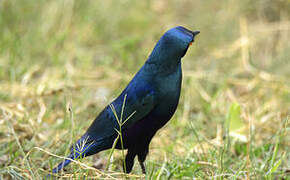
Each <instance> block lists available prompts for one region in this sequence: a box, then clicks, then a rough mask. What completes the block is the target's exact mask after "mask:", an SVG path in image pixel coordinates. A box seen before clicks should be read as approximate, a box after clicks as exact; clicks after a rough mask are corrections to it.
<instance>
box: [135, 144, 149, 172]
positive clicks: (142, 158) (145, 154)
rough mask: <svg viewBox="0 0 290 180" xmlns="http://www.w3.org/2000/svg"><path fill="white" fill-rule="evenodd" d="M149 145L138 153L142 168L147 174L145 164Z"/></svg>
mask: <svg viewBox="0 0 290 180" xmlns="http://www.w3.org/2000/svg"><path fill="white" fill-rule="evenodd" d="M148 151H149V147H148V146H147V147H146V148H145V149H143V150H142V151H141V152H139V153H138V161H139V164H140V166H141V169H142V173H143V174H146V169H145V165H144V161H145V159H146V156H147V154H148Z"/></svg>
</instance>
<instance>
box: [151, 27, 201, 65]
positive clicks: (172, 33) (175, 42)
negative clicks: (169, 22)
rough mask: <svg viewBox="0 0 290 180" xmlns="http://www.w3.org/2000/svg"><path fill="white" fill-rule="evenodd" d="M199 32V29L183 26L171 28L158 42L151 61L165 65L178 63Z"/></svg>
mask: <svg viewBox="0 0 290 180" xmlns="http://www.w3.org/2000/svg"><path fill="white" fill-rule="evenodd" d="M197 34H199V31H190V30H188V29H186V28H184V27H182V26H177V27H174V28H172V29H169V30H168V31H167V32H165V34H164V35H163V36H162V37H161V38H160V40H159V41H158V43H157V44H156V46H155V48H154V49H153V52H152V53H151V55H150V57H149V62H152V63H158V64H163V65H165V64H167V65H169V64H174V63H175V62H176V63H178V62H179V61H180V59H181V58H182V57H183V56H184V55H185V54H186V52H187V50H188V47H189V46H190V45H191V44H192V43H193V42H194V38H195V36H196V35H197Z"/></svg>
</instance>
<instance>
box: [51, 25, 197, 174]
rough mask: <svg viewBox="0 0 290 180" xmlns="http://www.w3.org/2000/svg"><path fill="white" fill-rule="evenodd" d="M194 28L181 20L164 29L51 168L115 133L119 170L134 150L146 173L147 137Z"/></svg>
mask: <svg viewBox="0 0 290 180" xmlns="http://www.w3.org/2000/svg"><path fill="white" fill-rule="evenodd" d="M198 33H199V31H190V30H188V29H186V28H184V27H182V26H178V27H174V28H172V29H170V30H168V31H167V32H165V34H164V35H163V36H162V37H161V38H160V40H159V41H158V42H157V44H156V45H155V47H154V49H153V51H152V53H151V54H150V56H149V57H148V59H147V61H146V62H145V64H144V65H143V66H142V67H141V69H140V70H139V71H138V72H137V73H136V75H135V76H134V78H133V79H132V80H131V82H130V83H129V84H128V85H127V87H126V88H125V89H124V90H123V92H122V93H121V94H120V95H119V97H117V98H116V99H115V100H114V101H113V102H112V103H110V104H109V105H108V106H107V107H105V109H104V110H103V111H102V112H101V113H100V114H99V115H98V116H97V117H96V119H95V120H94V121H93V122H92V124H91V125H90V127H89V128H88V130H87V131H86V132H85V134H84V135H83V136H82V137H81V138H80V139H79V140H78V141H77V142H76V143H75V144H74V145H73V146H72V147H71V153H70V155H69V156H68V159H66V160H64V161H63V162H62V163H60V164H59V165H58V166H57V167H56V168H54V169H53V173H57V172H59V171H60V170H61V169H62V168H63V167H65V166H67V165H68V164H69V163H70V162H71V160H69V159H77V158H83V157H86V156H90V155H93V154H96V153H98V152H100V151H103V150H106V149H110V148H112V146H113V143H114V141H115V140H116V138H118V140H117V141H116V142H117V143H116V146H115V148H116V149H122V148H124V149H128V151H127V155H126V158H125V164H126V165H125V166H124V167H123V168H124V171H125V172H126V173H130V172H131V170H132V168H133V164H134V159H135V157H136V156H137V157H138V161H139V163H140V166H141V169H142V172H143V173H146V171H145V166H144V161H145V159H146V156H147V154H148V151H149V144H150V141H151V139H152V138H153V136H154V135H155V134H156V132H157V131H158V130H159V129H160V128H161V127H162V126H164V125H165V124H166V123H167V122H168V121H169V120H170V118H171V117H172V116H173V114H174V112H175V110H176V108H177V105H178V101H179V96H180V90H181V81H182V70H181V58H182V57H183V56H184V55H185V54H186V52H187V50H188V47H189V46H190V45H191V44H192V42H193V41H194V38H195V36H196V35H197V34H198ZM117 117H118V118H117ZM121 121H122V122H121ZM120 127H121V128H120ZM119 132H121V134H122V136H119V134H120V133H119ZM118 136H119V137H118ZM121 137H122V143H121Z"/></svg>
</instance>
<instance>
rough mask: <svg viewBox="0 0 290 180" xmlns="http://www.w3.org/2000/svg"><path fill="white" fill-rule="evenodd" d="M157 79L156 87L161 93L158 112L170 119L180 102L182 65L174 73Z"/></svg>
mask: <svg viewBox="0 0 290 180" xmlns="http://www.w3.org/2000/svg"><path fill="white" fill-rule="evenodd" d="M156 81H157V83H155V84H157V87H156V88H157V91H158V94H159V95H158V103H157V106H156V108H157V112H159V113H160V114H159V115H160V116H162V117H164V118H165V117H168V118H169V119H170V118H171V116H172V115H173V114H174V112H175V110H176V108H177V105H178V102H179V97H180V90H181V82H182V71H181V66H179V67H178V68H177V70H176V71H175V72H173V73H170V74H168V75H166V76H160V77H158V78H156ZM169 119H168V120H169Z"/></svg>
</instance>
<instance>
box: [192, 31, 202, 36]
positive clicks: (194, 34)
mask: <svg viewBox="0 0 290 180" xmlns="http://www.w3.org/2000/svg"><path fill="white" fill-rule="evenodd" d="M199 33H200V31H193V32H192V34H193V36H196V35H198V34H199Z"/></svg>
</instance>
